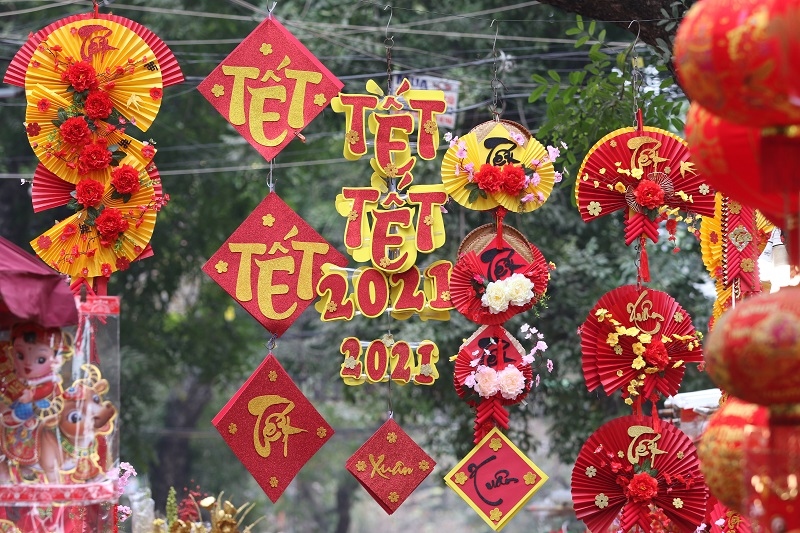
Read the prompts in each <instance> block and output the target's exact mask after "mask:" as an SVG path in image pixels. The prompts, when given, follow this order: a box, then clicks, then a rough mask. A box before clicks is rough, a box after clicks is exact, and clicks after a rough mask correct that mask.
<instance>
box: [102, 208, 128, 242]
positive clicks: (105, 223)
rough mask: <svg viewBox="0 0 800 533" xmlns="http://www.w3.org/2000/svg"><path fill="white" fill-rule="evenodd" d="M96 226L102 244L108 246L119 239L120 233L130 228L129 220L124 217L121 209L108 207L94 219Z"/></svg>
mask: <svg viewBox="0 0 800 533" xmlns="http://www.w3.org/2000/svg"><path fill="white" fill-rule="evenodd" d="M94 227H95V229H97V233H99V234H100V244H102V245H103V246H106V247H108V246H111V245H113V244H114V243H115V242H116V241H117V239H118V238H119V235H120V233H122V232H124V231H125V230H127V229H128V221H127V220H125V219H124V218H123V217H122V212H121V211H120V210H119V209H114V208H113V207H107V208H105V209H103V212H102V213H100V216H98V217H97V218H96V219H94Z"/></svg>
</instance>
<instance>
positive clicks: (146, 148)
mask: <svg viewBox="0 0 800 533" xmlns="http://www.w3.org/2000/svg"><path fill="white" fill-rule="evenodd" d="M154 155H156V149H155V148H153V145H152V144H144V145H142V157H144V158H145V159H153V156H154Z"/></svg>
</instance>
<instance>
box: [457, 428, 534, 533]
mask: <svg viewBox="0 0 800 533" xmlns="http://www.w3.org/2000/svg"><path fill="white" fill-rule="evenodd" d="M444 481H445V483H447V485H448V486H449V487H450V488H451V489H453V490H454V491H456V493H458V495H459V496H461V497H462V498H463V499H464V501H466V502H467V503H468V504H469V505H470V507H472V508H473V509H475V512H477V513H478V515H480V517H481V518H483V520H484V521H485V522H486V523H487V524H489V526H490V527H491V528H492V529H494V530H495V531H500V530H501V529H502V528H503V527H504V526H505V525H506V524H507V523H508V521H509V520H511V518H512V517H513V516H514V515H515V514H516V513H517V511H519V510H520V509H522V506H523V505H525V502H527V501H528V499H529V498H530V497H531V496H533V494H534V493H535V492H536V491H537V490H539V489H540V488H541V487H542V485H544V483H545V481H547V475H546V474H545V473H544V472H542V471H541V470H540V469H539V467H538V466H536V465H535V464H534V463H533V461H531V460H530V459H528V458H527V457H526V456H525V454H523V453H522V452H521V451H520V450H519V448H517V447H516V446H514V443H513V442H511V441H510V440H508V437H506V436H505V435H503V433H501V432H500V430H498V429H497V428H494V429H493V430H492V431H490V432H489V433H488V434H487V435H486V436H485V437H484V438H483V440H481V441H480V442H479V443H478V444H477V445H476V446H475V447H474V448H473V449H472V450H471V451H470V452H469V453H468V454H467V456H466V457H464V459H462V460H461V462H460V463H458V464H457V465H456V466H455V467H454V468H453V469H452V470H451V471H450V472H449V473H448V474H447V476H445V478H444Z"/></svg>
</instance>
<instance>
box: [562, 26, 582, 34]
mask: <svg viewBox="0 0 800 533" xmlns="http://www.w3.org/2000/svg"><path fill="white" fill-rule="evenodd" d="M580 32H581V29H580V28H570V29H568V30H567V31H565V32H564V33H566V34H567V35H578V34H579V33H580Z"/></svg>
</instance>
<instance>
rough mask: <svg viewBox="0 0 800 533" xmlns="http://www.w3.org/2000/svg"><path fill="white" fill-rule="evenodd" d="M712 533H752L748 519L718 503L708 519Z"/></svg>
mask: <svg viewBox="0 0 800 533" xmlns="http://www.w3.org/2000/svg"><path fill="white" fill-rule="evenodd" d="M707 521H708V523H709V531H710V532H711V533H751V531H753V530H752V528H751V527H750V522H749V521H748V520H747V517H746V516H744V515H742V514H741V513H739V512H736V511H734V510H732V509H729V508H727V507H725V506H724V505H723V504H722V503H720V502H717V503H715V504H714V508H713V509H711V512H710V513H709V517H708V520H707Z"/></svg>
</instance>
